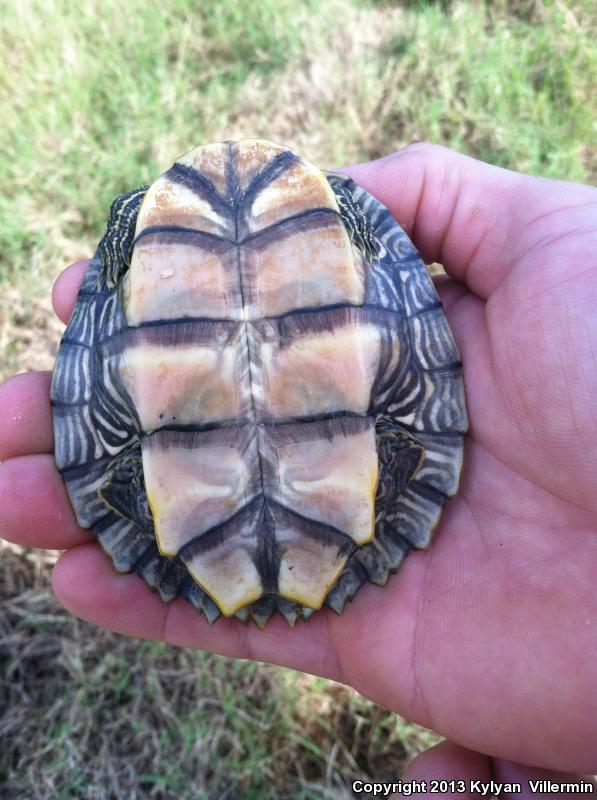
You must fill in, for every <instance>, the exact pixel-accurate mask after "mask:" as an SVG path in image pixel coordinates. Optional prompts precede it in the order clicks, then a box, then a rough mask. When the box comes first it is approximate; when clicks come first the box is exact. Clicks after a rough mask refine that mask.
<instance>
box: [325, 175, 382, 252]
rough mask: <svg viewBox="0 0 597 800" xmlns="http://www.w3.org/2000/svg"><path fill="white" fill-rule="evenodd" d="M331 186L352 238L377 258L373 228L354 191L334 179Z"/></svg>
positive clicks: (363, 249)
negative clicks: (354, 195) (353, 193)
mask: <svg viewBox="0 0 597 800" xmlns="http://www.w3.org/2000/svg"><path fill="white" fill-rule="evenodd" d="M330 186H331V187H332V189H333V190H334V194H335V195H336V202H337V204H338V210H339V212H340V217H341V218H342V222H343V223H344V225H345V227H346V230H347V231H348V235H349V236H350V238H351V240H352V241H353V242H354V244H355V245H356V246H357V247H358V248H359V250H360V251H361V252H362V253H363V254H364V255H365V256H367V257H368V258H376V257H377V256H378V254H379V253H378V245H377V240H376V238H375V234H374V233H373V228H372V227H371V223H370V222H369V220H368V219H367V217H366V216H365V214H364V213H363V210H362V209H361V207H360V206H359V204H358V203H357V202H356V200H355V198H354V197H353V195H352V192H351V191H350V189H348V187H347V186H346V185H344V186H341V185H339V184H338V183H335V182H332V181H330Z"/></svg>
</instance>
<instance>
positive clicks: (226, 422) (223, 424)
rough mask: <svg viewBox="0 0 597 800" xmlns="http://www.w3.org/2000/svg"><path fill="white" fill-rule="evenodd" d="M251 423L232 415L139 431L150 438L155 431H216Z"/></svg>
mask: <svg viewBox="0 0 597 800" xmlns="http://www.w3.org/2000/svg"><path fill="white" fill-rule="evenodd" d="M251 424H253V423H252V421H251V420H248V419H243V418H242V417H232V418H229V419H223V420H217V421H216V422H189V423H179V424H174V423H172V424H166V425H160V427H159V428H154V429H153V430H152V431H141V432H140V433H141V436H142V437H143V438H151V437H152V436H155V434H157V433H162V432H164V431H165V432H170V431H171V432H172V433H203V432H204V431H205V432H207V431H217V430H220V429H221V428H226V429H227V428H246V427H248V426H249V425H251Z"/></svg>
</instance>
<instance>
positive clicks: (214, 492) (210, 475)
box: [143, 445, 253, 555]
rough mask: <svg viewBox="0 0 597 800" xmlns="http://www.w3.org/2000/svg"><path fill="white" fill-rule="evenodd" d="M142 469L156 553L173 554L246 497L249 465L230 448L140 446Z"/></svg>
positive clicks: (230, 513)
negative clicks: (192, 448) (156, 541)
mask: <svg viewBox="0 0 597 800" xmlns="http://www.w3.org/2000/svg"><path fill="white" fill-rule="evenodd" d="M143 472H144V475H145V485H146V488H147V497H148V499H149V503H150V505H151V510H152V513H153V517H154V520H155V524H156V535H157V540H158V544H159V548H160V552H161V553H164V554H166V555H176V553H178V551H179V550H180V549H181V548H182V547H184V545H186V544H188V543H189V542H190V541H192V539H194V538H195V537H197V536H200V535H201V534H202V533H204V532H205V531H206V530H208V529H209V528H211V527H213V526H214V525H218V524H220V523H222V522H224V521H225V520H227V519H228V518H229V517H231V516H232V515H233V514H234V513H235V512H236V511H238V509H239V508H242V507H243V506H244V505H245V504H246V503H247V502H248V501H249V500H250V499H251V491H252V483H253V481H252V476H251V474H250V472H249V469H248V465H247V464H246V463H245V461H244V460H243V458H242V454H241V453H240V452H238V451H237V450H234V449H233V448H230V447H219V446H217V445H212V446H209V445H208V446H203V447H198V448H196V449H194V450H190V449H186V448H177V447H171V448H167V449H163V448H159V447H151V448H147V447H146V446H145V445H143Z"/></svg>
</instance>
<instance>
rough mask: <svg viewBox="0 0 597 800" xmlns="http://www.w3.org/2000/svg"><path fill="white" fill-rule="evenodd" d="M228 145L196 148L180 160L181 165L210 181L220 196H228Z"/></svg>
mask: <svg viewBox="0 0 597 800" xmlns="http://www.w3.org/2000/svg"><path fill="white" fill-rule="evenodd" d="M227 158H228V145H227V144H226V143H225V142H217V143H216V144H208V145H204V146H203V147H195V148H194V149H193V150H189V152H188V153H185V154H184V155H183V156H181V157H180V158H179V159H178V163H179V164H184V165H185V166H188V167H193V168H194V169H196V170H198V171H199V172H201V173H202V174H203V175H204V176H205V177H206V178H207V179H208V180H210V181H211V182H212V183H213V185H214V187H215V189H216V191H217V192H219V193H220V195H222V196H224V195H225V194H226V159H227Z"/></svg>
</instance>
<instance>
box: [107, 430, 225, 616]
mask: <svg viewBox="0 0 597 800" xmlns="http://www.w3.org/2000/svg"><path fill="white" fill-rule="evenodd" d="M98 494H99V496H100V498H101V499H102V501H103V503H104V505H105V506H106V507H107V508H109V509H110V513H109V514H108V521H109V523H110V524H109V525H107V526H106V525H105V524H103V525H101V526H100V529H98V530H96V533H97V537H98V539H99V541H100V543H101V545H102V547H103V548H104V550H106V552H108V553H109V554H110V556H111V557H112V559H113V560H114V563H115V565H116V567H117V569H119V570H120V571H122V572H130V571H132V570H134V571H135V572H136V573H137V574H138V575H140V576H141V577H142V578H144V579H145V580H146V582H147V583H148V584H149V585H150V586H151V587H152V588H153V589H157V591H158V592H159V593H160V596H161V598H162V600H165V601H169V600H173V599H174V598H175V597H177V596H178V595H180V594H182V595H184V596H185V597H186V598H187V599H188V600H190V601H191V602H192V603H193V605H194V606H195V607H196V608H197V609H198V610H200V611H202V612H203V613H204V614H205V616H206V617H207V618H208V620H209V621H210V622H213V621H214V620H215V619H217V618H218V617H219V616H220V612H219V610H218V608H217V606H216V605H215V603H214V602H213V601H212V600H211V598H210V597H209V595H207V594H206V593H205V592H204V591H203V590H202V589H201V588H200V587H199V586H197V585H196V583H195V582H194V581H193V579H192V578H191V576H190V575H189V572H188V570H187V568H186V566H185V565H184V563H183V562H182V560H181V559H179V558H177V557H174V558H169V557H167V556H163V555H161V554H160V552H159V550H158V546H157V540H156V537H155V528H154V522H153V515H152V513H151V508H150V505H149V500H148V499H147V491H146V489H145V480H144V477H143V460H142V455H141V444H140V442H139V439H138V438H137V437H135V438H134V439H133V440H132V441H131V442H130V444H129V445H127V447H125V448H124V450H121V452H120V453H118V455H116V456H115V457H114V458H113V459H112V460H111V461H110V463H109V464H108V466H107V468H106V471H105V478H104V481H103V483H102V485H101V486H100V487H99V489H98Z"/></svg>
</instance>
